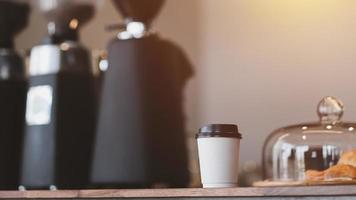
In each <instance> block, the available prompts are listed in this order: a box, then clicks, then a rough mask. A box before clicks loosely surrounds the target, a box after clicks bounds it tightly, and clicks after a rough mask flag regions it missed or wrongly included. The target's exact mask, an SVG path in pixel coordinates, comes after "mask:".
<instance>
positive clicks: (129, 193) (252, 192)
mask: <svg viewBox="0 0 356 200" xmlns="http://www.w3.org/2000/svg"><path fill="white" fill-rule="evenodd" d="M304 196H321V197H322V196H355V197H356V186H354V185H352V186H351V185H349V186H308V187H305V186H303V187H270V188H257V187H249V188H223V189H201V188H191V189H110V190H58V191H24V192H20V191H0V198H1V199H9V198H16V199H26V198H50V199H54V198H60V199H65V198H68V199H71V198H76V199H80V198H86V199H88V198H99V199H100V198H153V197H156V198H175V197H188V198H189V197H304Z"/></svg>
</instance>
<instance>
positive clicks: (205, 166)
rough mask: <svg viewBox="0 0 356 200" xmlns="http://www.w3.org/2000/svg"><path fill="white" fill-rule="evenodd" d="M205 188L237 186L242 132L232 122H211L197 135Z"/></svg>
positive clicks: (201, 172) (202, 179)
mask: <svg viewBox="0 0 356 200" xmlns="http://www.w3.org/2000/svg"><path fill="white" fill-rule="evenodd" d="M196 138H197V142H198V154H199V164H200V174H201V181H202V185H203V187H204V188H226V187H237V181H238V166H239V150H240V140H241V134H240V133H239V132H238V127H237V126H236V125H232V124H210V125H206V126H204V127H202V128H201V129H199V133H198V134H197V136H196Z"/></svg>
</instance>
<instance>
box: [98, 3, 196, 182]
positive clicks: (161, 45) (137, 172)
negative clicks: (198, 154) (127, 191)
mask: <svg viewBox="0 0 356 200" xmlns="http://www.w3.org/2000/svg"><path fill="white" fill-rule="evenodd" d="M113 3H114V5H115V6H116V8H117V9H118V10H119V11H120V12H121V14H122V16H123V17H124V20H125V21H124V24H120V25H117V26H113V27H116V28H119V29H121V30H120V32H119V33H118V35H117V38H115V39H113V40H112V41H111V42H110V43H109V45H108V63H109V66H108V70H107V71H106V73H105V78H104V82H103V88H102V96H101V103H100V113H99V120H98V128H97V133H96V134H97V135H96V141H95V150H94V159H93V168H92V176H91V178H92V182H93V184H94V185H95V186H96V187H102V188H115V187H121V188H138V187H143V188H146V187H185V186H187V184H188V183H189V172H188V164H187V163H188V155H187V147H186V137H185V130H184V114H183V89H184V85H185V82H186V81H187V79H188V78H189V77H190V76H191V75H192V69H191V66H190V64H189V62H188V60H187V58H186V57H185V55H184V53H183V52H182V50H181V49H180V48H179V47H177V46H176V45H174V44H173V43H171V42H170V41H167V40H164V39H162V38H160V37H159V36H158V35H157V34H156V33H153V32H152V31H150V28H151V24H152V20H153V19H154V17H155V16H156V15H157V14H158V12H159V10H160V8H161V7H162V5H163V3H164V0H114V1H113ZM113 27H112V28H113Z"/></svg>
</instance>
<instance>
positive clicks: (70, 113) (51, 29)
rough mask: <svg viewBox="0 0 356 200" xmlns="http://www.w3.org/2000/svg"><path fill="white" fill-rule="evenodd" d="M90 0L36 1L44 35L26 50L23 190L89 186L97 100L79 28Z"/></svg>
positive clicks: (91, 6)
mask: <svg viewBox="0 0 356 200" xmlns="http://www.w3.org/2000/svg"><path fill="white" fill-rule="evenodd" d="M95 3H96V1H93V0H37V6H38V7H39V9H40V11H41V12H42V13H43V15H44V16H45V17H46V19H47V20H48V25H47V26H48V36H47V37H46V38H45V39H44V40H43V41H42V43H41V44H40V45H38V46H35V47H33V48H32V50H31V56H30V65H29V75H30V78H29V90H28V93H27V108H26V123H25V124H26V126H25V138H24V148H23V159H22V175H21V184H22V186H21V187H22V189H48V188H49V189H56V188H60V189H69V188H70V189H76V188H84V187H87V186H88V181H89V169H90V159H91V153H92V145H93V144H92V143H93V139H94V131H95V120H96V119H95V115H96V113H95V112H96V109H95V106H96V102H95V91H94V77H93V72H92V67H91V63H90V60H91V56H90V54H89V52H88V50H87V49H86V48H85V47H83V45H82V44H80V43H79V36H78V34H79V33H78V32H79V28H80V27H81V26H82V25H83V24H85V23H86V22H88V21H89V20H90V19H91V18H92V17H93V15H94V12H95Z"/></svg>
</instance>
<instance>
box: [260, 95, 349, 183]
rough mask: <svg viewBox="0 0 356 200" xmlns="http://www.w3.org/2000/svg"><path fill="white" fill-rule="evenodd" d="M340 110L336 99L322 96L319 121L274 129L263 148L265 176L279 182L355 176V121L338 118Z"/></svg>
mask: <svg viewBox="0 0 356 200" xmlns="http://www.w3.org/2000/svg"><path fill="white" fill-rule="evenodd" d="M343 112H344V106H343V103H342V102H341V101H340V100H338V99H337V98H335V97H325V98H323V99H322V100H321V101H320V103H319V104H318V108H317V113H318V115H319V118H320V120H319V122H315V123H304V124H297V125H292V126H287V127H283V128H280V129H278V130H276V131H274V132H273V133H272V134H271V135H270V136H269V137H268V138H267V140H266V142H265V145H264V149H263V167H264V176H265V178H266V179H267V180H270V181H282V182H283V181H308V180H314V181H315V180H318V181H328V180H329V179H331V178H338V179H339V180H340V179H343V180H345V179H347V180H355V179H356V177H353V175H352V173H353V172H355V171H356V162H355V163H353V161H356V130H355V129H356V123H349V122H343V121H341V117H342V115H343ZM343 157H344V158H343ZM340 158H341V159H340ZM341 160H343V162H342V163H341ZM345 163H346V164H345ZM346 168H347V169H346ZM345 169H346V170H345ZM348 170H351V171H350V173H348V172H349V171H348ZM330 174H331V175H330ZM350 174H351V175H350Z"/></svg>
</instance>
